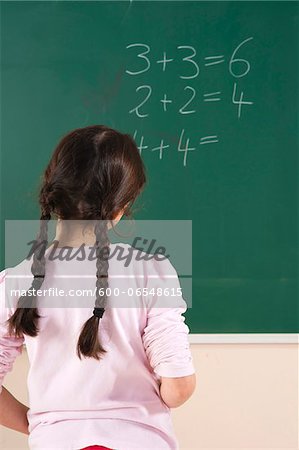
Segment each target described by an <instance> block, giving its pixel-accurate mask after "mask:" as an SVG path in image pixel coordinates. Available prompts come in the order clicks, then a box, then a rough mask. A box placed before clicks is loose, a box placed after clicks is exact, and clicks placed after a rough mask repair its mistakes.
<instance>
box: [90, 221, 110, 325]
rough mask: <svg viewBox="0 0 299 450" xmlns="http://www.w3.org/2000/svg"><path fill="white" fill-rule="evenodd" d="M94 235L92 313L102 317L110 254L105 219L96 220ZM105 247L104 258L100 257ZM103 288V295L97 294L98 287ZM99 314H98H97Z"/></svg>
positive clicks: (105, 299) (105, 298) (105, 302)
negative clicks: (94, 265) (94, 300)
mask: <svg viewBox="0 0 299 450" xmlns="http://www.w3.org/2000/svg"><path fill="white" fill-rule="evenodd" d="M95 235H96V243H97V246H96V255H97V282H96V288H97V290H96V292H97V296H96V302H95V309H94V314H95V315H96V317H102V316H101V314H102V315H103V314H104V311H105V307H106V304H107V295H106V292H107V288H108V269H109V263H108V259H109V254H110V246H109V244H110V243H109V239H108V230H107V223H106V221H105V220H101V221H98V222H97V224H96V226H95ZM105 248H106V249H107V256H106V257H105V258H103V257H102V255H101V252H103V251H104V250H105ZM101 288H102V289H103V291H104V295H101V296H100V295H99V292H100V289H101ZM98 314H99V315H98Z"/></svg>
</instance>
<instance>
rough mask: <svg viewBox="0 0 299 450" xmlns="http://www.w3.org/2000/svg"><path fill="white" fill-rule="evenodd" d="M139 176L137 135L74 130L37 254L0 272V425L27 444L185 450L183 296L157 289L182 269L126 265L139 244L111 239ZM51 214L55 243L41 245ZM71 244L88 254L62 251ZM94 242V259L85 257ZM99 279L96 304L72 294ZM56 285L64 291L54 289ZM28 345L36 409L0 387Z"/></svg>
mask: <svg viewBox="0 0 299 450" xmlns="http://www.w3.org/2000/svg"><path fill="white" fill-rule="evenodd" d="M144 184H145V169H144V165H143V162H142V159H141V157H140V154H139V151H138V148H137V147H136V144H135V142H134V140H133V139H132V137H131V136H130V135H128V134H122V133H120V132H118V131H116V130H113V129H111V128H108V127H106V126H102V125H94V126H88V127H85V128H79V129H76V130H73V131H71V132H70V133H68V134H67V135H65V136H64V137H63V138H62V139H61V141H60V142H59V144H58V146H57V148H56V149H55V151H54V153H53V156H52V158H51V160H50V162H49V164H48V166H47V168H46V170H45V173H44V176H43V180H42V184H41V188H40V193H39V203H40V208H41V217H40V232H39V234H38V237H37V242H36V245H35V249H34V250H33V255H32V258H27V259H26V260H24V261H22V263H20V264H19V265H18V266H16V267H14V268H7V269H6V270H4V271H2V272H1V274H0V275H1V277H0V288H1V292H0V294H1V297H0V298H1V309H0V311H1V317H0V381H1V383H0V392H1V394H0V423H1V424H2V425H4V426H6V427H8V428H11V429H14V430H17V431H20V432H23V433H26V434H28V435H29V446H30V448H31V449H47V448H51V449H63V450H66V449H69V450H78V449H83V448H84V449H92V448H95V449H96V448H97V449H100V448H102V449H105V448H106V449H117V450H131V449H139V450H140V449H178V442H177V439H176V437H175V434H174V430H173V426H172V422H171V418H170V408H175V407H178V406H180V405H181V404H183V403H184V402H185V401H186V400H187V399H188V398H189V397H190V396H191V395H192V393H193V392H194V389H195V371H194V366H193V361H192V357H191V352H190V348H189V344H188V332H189V328H188V326H187V325H186V324H185V323H184V320H185V318H184V316H183V315H182V314H183V313H184V312H185V311H186V303H185V301H184V300H183V298H182V297H181V296H180V297H179V299H178V304H176V305H171V306H170V305H169V307H166V300H167V299H166V298H163V297H162V298H160V299H159V298H158V296H157V295H155V289H157V288H158V287H160V288H163V289H164V288H165V287H169V288H173V287H174V288H176V289H177V288H179V286H180V284H179V280H178V276H177V273H176V271H175V269H174V268H173V266H172V265H171V263H170V261H169V260H168V259H166V258H164V259H161V258H159V259H158V258H157V257H155V258H151V259H146V260H145V259H140V258H137V257H136V258H133V259H132V261H131V263H130V264H129V265H126V264H124V263H123V259H122V258H119V257H117V256H112V255H113V254H115V255H117V252H116V251H115V250H117V248H118V249H119V248H121V249H122V250H123V251H126V250H131V251H133V254H135V256H137V254H136V253H137V249H133V248H132V247H130V246H128V245H127V244H117V245H116V244H112V243H111V242H109V239H108V228H109V227H111V226H112V227H113V226H114V225H115V224H116V223H117V222H118V221H119V220H120V218H121V217H122V215H123V214H125V215H129V214H130V207H131V205H132V204H133V202H134V201H135V199H136V198H137V196H138V195H139V193H140V192H141V191H142V189H143V187H144ZM52 217H53V218H56V219H58V222H57V228H56V236H55V241H54V242H55V243H58V246H57V247H56V248H53V247H52V248H51V246H52V244H51V245H50V246H49V247H48V248H47V249H46V246H47V243H48V222H49V220H50V219H51V218H52ZM44 243H45V244H46V245H45V246H44V247H43V244H44ZM65 246H68V247H67V249H68V252H69V251H70V250H71V251H75V253H76V254H77V255H78V253H79V251H80V252H81V257H77V258H74V257H72V258H61V257H60V258H59V255H58V257H57V254H58V253H59V252H60V251H61V250H62V249H64V248H66V247H65ZM91 246H93V247H91ZM116 246H117V248H116ZM42 248H44V251H42ZM45 249H46V250H45ZM88 249H93V250H95V258H82V250H86V251H87V250H88ZM49 250H51V252H52V253H50V252H49ZM55 252H57V253H55ZM86 253H87V252H84V254H86ZM50 255H51V257H50ZM53 255H54V256H55V255H56V258H55V257H53ZM60 256H61V255H60ZM73 256H74V255H73ZM13 272H14V273H17V274H18V275H20V277H19V279H18V277H16V276H14V277H12V276H11V275H12V273H13ZM108 272H109V277H108ZM32 275H33V278H32ZM17 280H18V281H17ZM24 280H26V281H24ZM108 280H109V282H108ZM24 283H25V285H26V283H28V284H27V285H26V289H25V292H26V294H25V295H24V294H22V295H21V296H17V297H16V296H15V297H14V298H13V297H12V296H10V295H9V292H10V290H9V289H7V286H8V285H9V288H10V289H13V288H16V287H20V285H21V284H22V286H23V287H24ZM76 283H79V284H76ZM94 283H95V285H96V288H97V289H96V290H95V300H94V299H92V298H91V299H89V300H86V299H85V298H84V296H83V297H78V298H75V297H74V295H71V290H72V291H75V292H78V291H77V290H76V289H74V288H78V286H79V287H82V286H83V285H84V287H93V286H94ZM5 285H6V288H5ZM54 286H55V287H59V288H63V289H60V290H64V292H68V293H69V295H66V296H65V297H64V298H58V296H57V295H56V297H53V295H52V296H51V295H50V292H52V291H51V289H52V290H53V287H54ZM108 287H109V288H112V290H111V292H116V291H115V290H114V289H113V288H115V287H118V288H119V287H120V288H119V291H120V292H121V295H120V296H119V297H116V296H113V295H111V296H108V289H107V288H108ZM145 287H146V288H148V289H149V290H153V292H154V294H153V297H152V299H151V300H150V302H149V303H147V302H146V301H145V299H144V298H143V297H141V298H140V295H139V296H138V295H137V294H136V296H135V297H134V299H135V300H134V299H133V307H132V304H129V300H128V295H126V292H128V288H131V289H137V288H139V289H143V288H145ZM42 288H43V289H44V290H43V295H41V296H40V297H39V296H38V295H36V291H37V290H38V289H42ZM29 294H30V295H29ZM86 301H87V303H86ZM134 301H135V304H134ZM158 301H159V302H160V303H159V305H160V306H162V307H158V306H157V305H158ZM164 301H165V304H163V302H164ZM9 302H10V304H8V303H9ZM76 302H77V303H76ZM83 302H85V306H84V307H83ZM94 302H95V304H94ZM113 304H114V305H117V307H113ZM57 305H58V307H56V306H57ZM86 305H87V306H86ZM111 305H112V306H111ZM136 306H137V307H136ZM24 343H25V344H26V349H27V351H28V357H29V362H30V371H29V374H28V379H27V385H28V393H29V405H30V408H27V407H26V406H25V405H23V404H21V403H20V402H18V401H17V400H16V399H15V398H14V397H13V396H12V394H10V393H9V392H8V391H7V390H6V389H5V387H4V386H2V383H3V379H4V377H5V375H6V373H7V372H9V371H10V370H12V366H13V363H14V360H15V358H16V357H17V356H18V355H19V354H20V353H21V352H22V346H23V344H24ZM101 446H102V447H101Z"/></svg>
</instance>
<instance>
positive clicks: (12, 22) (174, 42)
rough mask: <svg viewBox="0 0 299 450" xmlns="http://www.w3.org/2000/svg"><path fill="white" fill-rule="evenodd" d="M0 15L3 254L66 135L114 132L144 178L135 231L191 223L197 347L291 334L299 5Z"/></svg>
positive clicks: (173, 5)
mask: <svg viewBox="0 0 299 450" xmlns="http://www.w3.org/2000/svg"><path fill="white" fill-rule="evenodd" d="M0 8H1V64H2V68H1V227H2V228H1V229H2V243H3V242H4V231H3V229H4V220H5V219H36V218H38V207H37V203H36V192H37V186H38V183H39V177H40V175H41V172H42V170H43V169H44V167H45V165H46V163H47V161H48V158H49V156H50V154H51V152H52V151H53V149H54V147H55V145H56V144H57V142H58V140H59V139H60V138H61V136H62V135H63V134H65V133H66V132H67V131H69V130H71V129H73V128H76V127H82V126H85V125H91V124H94V123H98V124H106V125H109V126H111V127H114V128H116V129H119V130H120V131H123V132H129V133H130V134H131V135H132V136H134V138H135V140H136V142H137V144H138V147H139V149H140V152H141V155H142V157H143V159H144V161H145V164H146V167H147V172H148V186H147V189H146V191H145V192H144V194H143V196H142V199H141V204H142V206H143V208H142V210H139V212H137V215H136V218H137V219H168V220H169V219H180V220H186V219H188V220H192V230H193V255H192V258H193V260H192V263H193V272H192V282H193V307H192V309H190V310H188V311H187V313H186V321H187V323H188V325H189V326H190V330H191V332H192V333H288V332H292V333H293V332H298V331H299V330H298V328H299V327H298V322H299V320H298V303H297V287H298V286H297V281H298V270H297V269H298V261H297V255H298V238H297V237H298V215H297V207H298V203H297V202H298V164H297V151H298V17H299V15H298V3H297V2H225V1H223V2H188V1H187V2H179V1H177V2H176V1H174V2H171V1H170V2H135V1H128V2H126V1H124V2H97V1H95V2H85V1H84V2H80V1H76V2H68V1H66V2H64V1H61V2H60V1H52V2H43V1H41V2H39V1H33V2H29V1H28V2H27V1H25V2H24V1H22V2H17V1H14V2H1V6H0ZM178 239H183V237H180V236H179V237H178ZM3 255H4V251H3V245H2V268H3Z"/></svg>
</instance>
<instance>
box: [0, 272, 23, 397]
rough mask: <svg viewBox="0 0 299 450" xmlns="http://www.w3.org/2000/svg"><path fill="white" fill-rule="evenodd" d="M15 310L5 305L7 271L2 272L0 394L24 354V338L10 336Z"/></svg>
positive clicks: (0, 291) (0, 294)
mask: <svg viewBox="0 0 299 450" xmlns="http://www.w3.org/2000/svg"><path fill="white" fill-rule="evenodd" d="M13 312H14V311H13V310H12V309H11V308H9V307H6V305H5V270H3V271H2V272H0V394H1V392H2V384H3V380H4V377H5V375H6V374H7V373H8V372H10V371H11V370H12V367H13V363H14V361H15V359H16V357H17V356H18V355H20V354H21V353H22V350H23V343H24V336H22V337H20V338H16V337H11V336H9V335H8V327H7V324H6V320H7V319H8V318H9V317H10V316H11V315H12V314H13Z"/></svg>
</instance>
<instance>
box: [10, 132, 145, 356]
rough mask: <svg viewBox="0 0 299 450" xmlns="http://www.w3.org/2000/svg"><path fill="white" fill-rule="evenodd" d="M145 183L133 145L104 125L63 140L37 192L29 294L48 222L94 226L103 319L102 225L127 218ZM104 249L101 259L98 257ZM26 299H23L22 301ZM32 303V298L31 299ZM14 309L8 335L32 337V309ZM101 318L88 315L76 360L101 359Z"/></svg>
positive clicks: (37, 283)
mask: <svg viewBox="0 0 299 450" xmlns="http://www.w3.org/2000/svg"><path fill="white" fill-rule="evenodd" d="M145 181H146V177H145V168H144V165H143V162H142V159H141V157H140V154H139V151H138V148H137V146H136V143H135V141H134V139H133V138H132V137H131V136H130V135H129V134H123V133H121V132H119V131H116V130H114V129H112V128H109V127H107V126H104V125H91V126H87V127H84V128H77V129H75V130H73V131H71V132H69V133H68V134H66V135H65V136H63V137H62V139H61V140H60V142H59V143H58V145H57V147H56V148H55V150H54V153H53V155H52V157H51V159H50V161H49V163H48V166H47V167H46V170H45V172H44V174H43V176H42V182H41V186H40V188H39V196H38V199H39V204H40V209H41V215H40V230H39V233H38V236H37V238H36V242H37V245H36V246H35V248H36V249H38V250H39V253H38V251H37V250H36V251H34V253H33V262H32V266H31V272H32V274H33V275H34V278H33V281H32V285H31V288H30V289H31V290H32V289H33V288H35V289H36V290H38V289H40V287H41V285H42V283H43V281H44V277H45V265H46V264H45V256H44V254H43V255H42V256H41V255H40V246H39V245H38V244H39V243H42V242H48V222H49V220H51V217H52V216H53V217H54V216H56V217H57V218H60V219H62V220H77V219H79V220H93V221H95V226H94V232H95V238H96V243H95V245H96V255H97V261H96V267H97V273H96V276H97V282H96V287H97V288H98V289H97V290H96V291H97V297H96V299H95V309H94V313H95V311H99V310H101V313H100V315H101V314H103V312H104V310H105V305H106V304H107V298H106V295H101V296H100V295H99V291H100V288H104V289H103V290H102V291H101V293H103V292H104V294H105V292H106V288H107V287H108V268H109V264H108V259H109V251H110V250H109V238H108V230H107V226H106V225H107V221H112V220H113V219H114V218H115V217H116V216H117V214H118V213H119V212H121V211H123V212H124V214H125V215H130V214H131V210H130V208H131V206H132V204H133V202H134V201H135V199H136V198H137V196H138V195H139V193H140V192H141V190H142V188H143V186H144V184H145ZM104 247H106V249H107V251H108V254H107V252H106V255H105V258H101V257H100V256H99V255H100V253H101V250H103V248H104ZM25 297H26V296H25ZM31 300H32V295H31ZM22 305H24V298H23V297H20V298H19V300H18V303H17V308H16V310H15V312H14V313H13V315H12V316H11V317H10V318H9V319H8V321H7V323H8V328H9V334H11V335H15V336H16V337H21V336H22V334H26V335H29V336H37V334H38V332H39V329H38V319H39V318H40V317H41V316H40V315H39V313H38V309H37V307H22ZM99 322H100V317H99V316H98V315H95V314H93V315H92V316H91V317H90V318H89V319H88V320H87V321H86V322H85V324H84V325H83V326H82V329H81V332H80V335H79V339H78V343H77V355H78V357H79V358H80V359H81V355H84V356H85V357H92V358H95V359H97V360H98V359H101V355H104V353H106V350H105V349H104V348H103V347H102V345H101V342H100V339H99V335H98V327H99Z"/></svg>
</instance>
